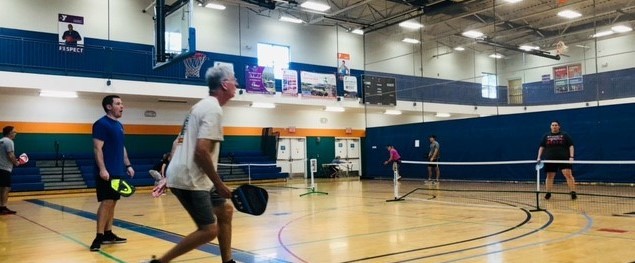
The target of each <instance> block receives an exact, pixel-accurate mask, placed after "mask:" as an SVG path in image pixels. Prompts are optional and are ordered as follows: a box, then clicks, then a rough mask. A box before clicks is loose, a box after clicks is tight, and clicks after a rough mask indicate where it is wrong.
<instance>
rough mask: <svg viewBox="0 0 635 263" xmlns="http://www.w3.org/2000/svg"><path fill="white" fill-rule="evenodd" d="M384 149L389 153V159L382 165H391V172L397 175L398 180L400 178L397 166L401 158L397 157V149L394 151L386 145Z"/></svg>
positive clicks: (393, 148)
mask: <svg viewBox="0 0 635 263" xmlns="http://www.w3.org/2000/svg"><path fill="white" fill-rule="evenodd" d="M386 149H387V150H388V152H389V153H390V157H389V158H388V160H387V161H385V162H384V165H386V164H389V163H392V170H393V171H394V172H395V173H396V174H397V180H399V179H401V176H400V175H399V164H400V163H401V156H400V155H399V152H398V151H397V149H395V147H394V146H392V145H387V146H386Z"/></svg>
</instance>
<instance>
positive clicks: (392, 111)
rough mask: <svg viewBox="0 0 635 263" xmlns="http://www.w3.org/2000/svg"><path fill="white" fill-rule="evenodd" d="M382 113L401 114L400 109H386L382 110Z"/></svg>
mask: <svg viewBox="0 0 635 263" xmlns="http://www.w3.org/2000/svg"><path fill="white" fill-rule="evenodd" d="M384 114H387V115H401V111H400V110H386V111H384Z"/></svg>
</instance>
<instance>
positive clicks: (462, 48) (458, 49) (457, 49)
mask: <svg viewBox="0 0 635 263" xmlns="http://www.w3.org/2000/svg"><path fill="white" fill-rule="evenodd" d="M454 50H456V51H463V50H465V48H464V47H455V48H454Z"/></svg>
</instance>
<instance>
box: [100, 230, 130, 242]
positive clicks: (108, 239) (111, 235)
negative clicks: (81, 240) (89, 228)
mask: <svg viewBox="0 0 635 263" xmlns="http://www.w3.org/2000/svg"><path fill="white" fill-rule="evenodd" d="M126 242H128V239H126V238H123V237H118V236H117V235H115V234H114V233H112V232H110V233H109V234H104V239H103V240H102V241H101V243H102V244H121V243H126Z"/></svg>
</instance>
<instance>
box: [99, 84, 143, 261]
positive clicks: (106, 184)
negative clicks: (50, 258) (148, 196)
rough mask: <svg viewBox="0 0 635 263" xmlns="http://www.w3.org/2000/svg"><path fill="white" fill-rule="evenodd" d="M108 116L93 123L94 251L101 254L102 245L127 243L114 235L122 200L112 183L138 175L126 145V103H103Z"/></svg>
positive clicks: (113, 98)
mask: <svg viewBox="0 0 635 263" xmlns="http://www.w3.org/2000/svg"><path fill="white" fill-rule="evenodd" d="M101 105H102V107H103V108H104V111H105V112H106V115H105V116H103V117H101V118H100V119H99V120H97V121H96V122H95V123H94V124H93V151H94V153H95V181H96V183H97V186H96V190H97V201H99V209H98V210H97V235H96V236H95V240H93V243H92V244H91V245H90V251H99V249H100V248H101V244H115V243H125V242H126V241H127V239H125V238H121V237H118V236H117V235H115V234H114V233H112V222H113V219H114V217H115V206H116V205H117V200H119V198H120V197H121V196H120V195H119V193H118V192H117V191H115V190H113V189H112V188H111V187H110V180H111V179H115V178H121V177H123V176H124V175H125V174H127V175H129V176H130V177H133V176H134V169H132V165H130V160H129V159H128V153H127V152H126V147H125V146H124V130H123V125H122V124H121V122H119V118H121V116H122V115H123V102H122V101H121V98H120V97H119V96H117V95H108V96H106V97H104V99H103V100H102V102H101Z"/></svg>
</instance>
